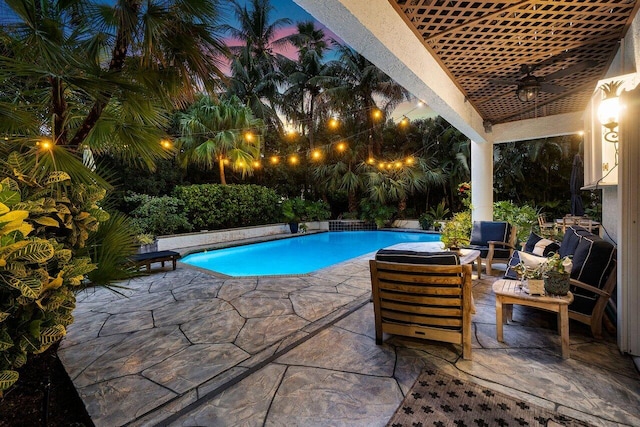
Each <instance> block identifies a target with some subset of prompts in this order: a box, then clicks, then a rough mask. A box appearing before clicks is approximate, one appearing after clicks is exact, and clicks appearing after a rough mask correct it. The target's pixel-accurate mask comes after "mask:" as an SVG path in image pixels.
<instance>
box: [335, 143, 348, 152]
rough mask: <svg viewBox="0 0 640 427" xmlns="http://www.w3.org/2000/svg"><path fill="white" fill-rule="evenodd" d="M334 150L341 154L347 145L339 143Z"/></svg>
mask: <svg viewBox="0 0 640 427" xmlns="http://www.w3.org/2000/svg"><path fill="white" fill-rule="evenodd" d="M336 149H337V150H338V151H341V152H342V151H344V150H346V149H347V144H345V143H344V142H341V143H339V144H338V145H336Z"/></svg>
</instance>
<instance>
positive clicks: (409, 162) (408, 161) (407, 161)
mask: <svg viewBox="0 0 640 427" xmlns="http://www.w3.org/2000/svg"><path fill="white" fill-rule="evenodd" d="M406 163H407V164H408V165H412V164H413V163H414V159H413V157H407V160H406Z"/></svg>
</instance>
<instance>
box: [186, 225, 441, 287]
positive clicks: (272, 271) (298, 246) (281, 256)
mask: <svg viewBox="0 0 640 427" xmlns="http://www.w3.org/2000/svg"><path fill="white" fill-rule="evenodd" d="M439 241H440V235H439V234H433V233H417V232H398V231H338V232H327V233H317V234H310V235H304V236H300V237H292V238H287V239H279V240H272V241H270V242H262V243H253V244H250V245H243V246H236V247H232V248H225V249H217V250H212V251H208V252H200V253H196V254H192V255H188V256H186V257H184V258H182V260H181V261H182V262H184V263H186V264H190V265H193V266H196V267H200V268H204V269H207V270H211V271H214V272H217V273H222V274H226V275H228V276H236V277H243V276H274V275H286V274H307V273H311V272H312V271H315V270H319V269H321V268H324V267H328V266H330V265H333V264H337V263H339V262H342V261H346V260H348V259H351V258H355V257H358V256H360V255H364V254H367V253H370V252H375V251H377V250H378V249H382V248H385V247H387V246H391V245H395V244H396V243H404V242H439Z"/></svg>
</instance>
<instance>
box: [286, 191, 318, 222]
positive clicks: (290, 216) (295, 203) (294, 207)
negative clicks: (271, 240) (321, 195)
mask: <svg viewBox="0 0 640 427" xmlns="http://www.w3.org/2000/svg"><path fill="white" fill-rule="evenodd" d="M329 216H330V211H329V205H328V204H327V203H325V202H323V201H321V200H320V201H317V202H314V201H312V200H305V199H302V198H300V197H294V198H291V199H287V200H285V201H284V202H282V217H283V218H284V221H285V222H300V221H324V220H326V219H327V218H329Z"/></svg>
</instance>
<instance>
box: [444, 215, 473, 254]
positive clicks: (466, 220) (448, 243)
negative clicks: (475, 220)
mask: <svg viewBox="0 0 640 427" xmlns="http://www.w3.org/2000/svg"><path fill="white" fill-rule="evenodd" d="M471 225H472V224H471V211H462V212H458V213H456V214H454V215H453V218H451V220H450V221H448V222H446V223H445V225H444V228H443V229H442V236H441V237H440V240H442V243H444V245H445V247H456V248H459V247H461V246H465V245H468V244H469V238H470V237H471Z"/></svg>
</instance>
